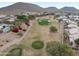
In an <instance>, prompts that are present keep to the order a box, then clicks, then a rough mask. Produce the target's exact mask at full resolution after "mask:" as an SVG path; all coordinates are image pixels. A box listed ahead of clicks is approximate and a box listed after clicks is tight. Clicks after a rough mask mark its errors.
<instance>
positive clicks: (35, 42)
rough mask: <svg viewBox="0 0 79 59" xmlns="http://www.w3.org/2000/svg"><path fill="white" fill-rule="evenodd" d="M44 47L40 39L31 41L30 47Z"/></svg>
mask: <svg viewBox="0 0 79 59" xmlns="http://www.w3.org/2000/svg"><path fill="white" fill-rule="evenodd" d="M43 47H44V43H43V42H42V41H34V42H33V43H32V48H34V49H42V48H43Z"/></svg>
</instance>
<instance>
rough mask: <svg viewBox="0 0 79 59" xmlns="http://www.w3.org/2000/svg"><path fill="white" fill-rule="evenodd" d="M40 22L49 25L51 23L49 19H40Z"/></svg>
mask: <svg viewBox="0 0 79 59" xmlns="http://www.w3.org/2000/svg"><path fill="white" fill-rule="evenodd" d="M38 23H39V24H40V25H48V24H49V22H48V19H38Z"/></svg>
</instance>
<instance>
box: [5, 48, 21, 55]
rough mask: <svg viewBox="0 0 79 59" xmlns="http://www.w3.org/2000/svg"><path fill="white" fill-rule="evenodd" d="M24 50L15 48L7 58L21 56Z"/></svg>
mask: <svg viewBox="0 0 79 59" xmlns="http://www.w3.org/2000/svg"><path fill="white" fill-rule="evenodd" d="M21 55H22V49H21V48H14V49H12V50H10V51H9V52H8V54H7V55H6V56H21Z"/></svg>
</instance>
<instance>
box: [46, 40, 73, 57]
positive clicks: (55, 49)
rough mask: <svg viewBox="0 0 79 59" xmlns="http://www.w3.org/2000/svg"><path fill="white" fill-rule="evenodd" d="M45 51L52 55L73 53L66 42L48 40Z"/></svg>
mask: <svg viewBox="0 0 79 59" xmlns="http://www.w3.org/2000/svg"><path fill="white" fill-rule="evenodd" d="M46 51H47V52H48V54H49V55H52V56H72V55H74V50H73V49H72V48H71V47H69V46H68V45H67V44H62V43H60V42H56V41H53V42H48V43H47V46H46Z"/></svg>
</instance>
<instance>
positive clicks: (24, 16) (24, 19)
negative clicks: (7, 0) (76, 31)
mask: <svg viewBox="0 0 79 59" xmlns="http://www.w3.org/2000/svg"><path fill="white" fill-rule="evenodd" d="M16 17H17V19H18V20H20V21H27V20H28V17H27V16H26V15H16Z"/></svg>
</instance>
